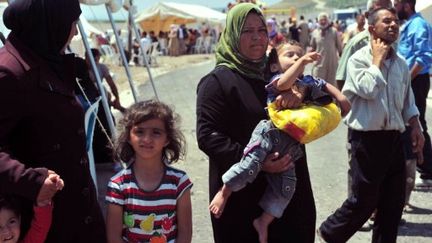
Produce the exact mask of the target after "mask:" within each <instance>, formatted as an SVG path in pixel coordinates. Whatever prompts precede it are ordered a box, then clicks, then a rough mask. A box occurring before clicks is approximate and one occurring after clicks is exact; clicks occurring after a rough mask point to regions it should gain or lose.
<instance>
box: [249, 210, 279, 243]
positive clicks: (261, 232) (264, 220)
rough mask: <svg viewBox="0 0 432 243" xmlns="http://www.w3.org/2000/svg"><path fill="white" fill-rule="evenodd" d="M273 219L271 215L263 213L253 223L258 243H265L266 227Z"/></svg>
mask: <svg viewBox="0 0 432 243" xmlns="http://www.w3.org/2000/svg"><path fill="white" fill-rule="evenodd" d="M274 218H275V217H274V216H273V215H271V214H268V213H266V212H263V213H262V214H261V216H259V217H258V218H256V219H255V220H254V221H253V226H254V228H255V230H256V231H257V233H258V239H259V242H260V243H267V235H268V226H269V225H270V223H271V222H272V221H273V220H274Z"/></svg>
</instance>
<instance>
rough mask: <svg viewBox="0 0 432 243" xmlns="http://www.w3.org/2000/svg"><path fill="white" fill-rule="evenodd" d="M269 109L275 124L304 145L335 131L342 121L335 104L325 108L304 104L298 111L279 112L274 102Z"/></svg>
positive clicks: (285, 110) (286, 110)
mask: <svg viewBox="0 0 432 243" xmlns="http://www.w3.org/2000/svg"><path fill="white" fill-rule="evenodd" d="M267 108H268V113H269V116H270V119H271V121H272V122H273V124H274V125H275V126H276V127H277V128H279V129H281V130H283V131H284V132H286V133H288V134H289V135H290V136H291V137H292V138H294V139H296V140H297V141H299V142H300V143H303V144H306V143H309V142H311V141H314V140H316V139H317V138H320V137H322V136H324V135H326V134H328V133H329V132H331V131H333V130H334V129H335V128H336V127H337V126H338V124H339V122H340V120H341V113H340V109H339V107H338V106H337V105H336V104H335V103H330V104H328V105H324V106H317V105H313V104H304V105H301V106H300V107H299V108H297V109H284V110H277V108H276V104H275V102H272V103H270V104H268V106H267Z"/></svg>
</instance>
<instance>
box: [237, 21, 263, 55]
mask: <svg viewBox="0 0 432 243" xmlns="http://www.w3.org/2000/svg"><path fill="white" fill-rule="evenodd" d="M267 45H268V37H267V29H266V26H265V25H264V23H263V21H262V19H261V18H260V17H259V16H258V15H257V14H255V13H250V14H248V16H247V17H246V20H245V23H244V25H243V28H242V30H241V35H240V43H239V52H240V54H242V55H243V56H244V57H245V58H247V59H249V60H252V61H254V60H261V58H263V56H264V55H265V52H266V50H267Z"/></svg>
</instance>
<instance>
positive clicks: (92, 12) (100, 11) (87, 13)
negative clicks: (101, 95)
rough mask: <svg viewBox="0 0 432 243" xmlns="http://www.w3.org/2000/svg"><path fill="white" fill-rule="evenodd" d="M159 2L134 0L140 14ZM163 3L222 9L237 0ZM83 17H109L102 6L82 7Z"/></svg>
mask: <svg viewBox="0 0 432 243" xmlns="http://www.w3.org/2000/svg"><path fill="white" fill-rule="evenodd" d="M279 1H280V0H264V2H265V3H267V5H272V4H274V3H277V2H279ZM157 2H159V0H134V1H133V3H134V4H135V5H136V6H137V9H138V12H139V11H140V10H143V9H145V8H148V7H150V6H153V5H154V4H156V3H157ZM161 2H176V3H188V4H198V5H203V6H206V7H209V8H215V9H219V10H220V9H222V8H224V7H226V6H227V5H228V3H229V2H235V0H232V1H228V0H161ZM81 9H82V11H83V15H84V17H85V18H86V19H88V20H90V21H107V20H108V15H107V13H106V9H105V7H104V6H103V5H102V6H88V5H83V4H82V5H81ZM126 16H127V13H126V11H124V10H123V9H122V10H120V11H118V12H116V13H113V18H114V19H115V20H121V19H125V18H126Z"/></svg>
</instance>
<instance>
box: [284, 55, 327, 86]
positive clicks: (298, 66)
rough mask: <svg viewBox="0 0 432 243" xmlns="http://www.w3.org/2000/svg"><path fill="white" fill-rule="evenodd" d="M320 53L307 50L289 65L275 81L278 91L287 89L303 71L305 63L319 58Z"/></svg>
mask: <svg viewBox="0 0 432 243" xmlns="http://www.w3.org/2000/svg"><path fill="white" fill-rule="evenodd" d="M320 58H321V55H320V54H319V53H318V52H309V53H306V54H305V55H304V56H302V57H300V58H299V59H298V60H297V61H296V62H295V63H294V64H293V65H292V66H291V67H289V68H288V70H286V71H285V72H284V73H283V74H282V75H281V77H280V79H279V80H277V81H276V84H275V87H276V89H277V90H279V91H284V90H288V89H290V88H291V86H292V85H293V84H294V82H295V81H296V80H297V78H298V77H299V76H300V74H302V73H303V72H304V68H305V66H306V65H307V64H309V63H312V62H314V61H316V60H319V59H320Z"/></svg>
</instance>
